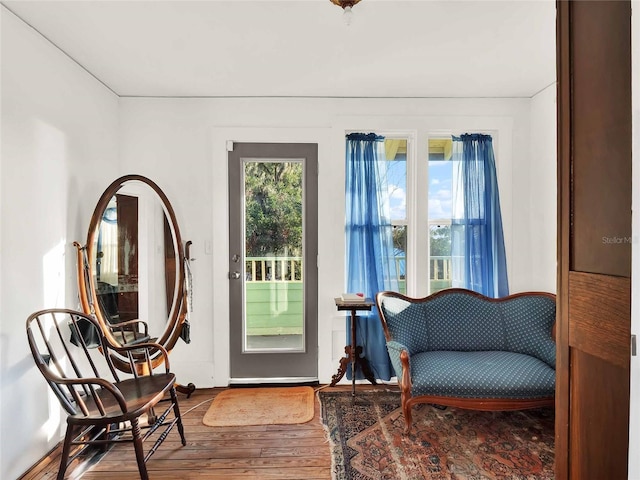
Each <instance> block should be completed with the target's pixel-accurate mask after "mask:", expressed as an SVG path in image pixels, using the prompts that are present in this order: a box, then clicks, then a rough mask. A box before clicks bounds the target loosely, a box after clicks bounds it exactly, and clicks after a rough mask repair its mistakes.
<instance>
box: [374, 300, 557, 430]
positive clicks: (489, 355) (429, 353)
mask: <svg viewBox="0 0 640 480" xmlns="http://www.w3.org/2000/svg"><path fill="white" fill-rule="evenodd" d="M376 304H377V307H378V311H379V312H380V319H381V321H382V326H383V328H384V332H385V336H386V340H387V350H388V351H389V357H390V358H391V363H392V364H393V368H394V370H395V371H396V375H397V378H398V384H399V386H400V391H401V395H402V410H403V413H404V417H405V421H406V431H407V433H408V432H409V431H410V429H411V407H412V406H413V405H415V404H417V403H425V402H426V403H433V404H438V405H447V406H454V407H462V408H469V409H476V410H521V409H527V408H536V407H541V406H550V405H553V404H554V393H555V362H556V344H555V341H554V326H555V317H556V300H555V295H553V294H551V293H543V292H524V293H518V294H515V295H511V296H508V297H504V298H500V299H493V298H488V297H485V296H484V295H480V294H479V293H476V292H472V291H470V290H465V289H461V288H451V289H447V290H442V291H440V292H437V293H435V294H433V295H430V296H428V297H426V298H410V297H407V296H404V295H402V294H399V293H396V292H380V293H378V295H377V296H376Z"/></svg>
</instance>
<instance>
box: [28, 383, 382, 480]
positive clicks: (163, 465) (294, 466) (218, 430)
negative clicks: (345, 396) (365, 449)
mask: <svg viewBox="0 0 640 480" xmlns="http://www.w3.org/2000/svg"><path fill="white" fill-rule="evenodd" d="M371 388H372V386H371V385H367V389H371ZM373 388H375V387H373ZM387 388H388V385H387ZM334 389H345V390H346V389H350V386H337V387H335V388H334ZM223 390H225V389H222V388H213V389H201V390H196V391H195V392H194V393H193V395H191V398H186V396H185V395H181V394H179V395H178V398H179V401H180V410H181V412H182V417H183V423H184V427H185V435H186V438H187V445H186V446H185V447H183V446H182V445H181V444H180V437H179V435H178V432H177V428H174V429H173V430H172V432H171V433H170V434H169V436H168V437H167V439H166V440H165V442H164V443H163V444H162V445H161V446H160V448H159V449H158V451H156V453H155V454H154V455H153V456H152V457H151V458H150V459H149V461H148V463H147V469H148V471H149V475H150V477H151V479H153V480H169V479H171V480H174V479H177V478H179V479H181V480H190V479H194V480H207V479H216V478H221V479H225V480H233V479H243V480H246V479H247V478H252V479H274V478H280V479H296V480H300V479H305V480H316V479H320V480H329V479H330V478H331V455H330V447H329V443H328V440H327V436H326V434H325V431H324V427H323V426H322V423H321V420H320V408H319V403H318V401H317V399H316V406H315V416H314V418H313V420H311V421H310V422H308V423H305V424H300V425H269V426H246V427H233V428H231V427H208V426H206V425H204V424H203V423H202V418H203V416H204V414H205V412H206V411H207V409H208V408H209V406H210V404H211V401H212V400H213V398H214V397H215V395H217V394H218V393H220V392H222V391H223ZM151 445H153V442H152V441H151V439H150V440H148V441H147V442H145V449H148V448H149V447H150V446H151ZM59 455H60V452H59V449H58V450H55V451H53V452H51V453H50V454H49V455H47V456H46V457H45V458H43V459H42V461H41V462H40V463H38V464H37V465H35V466H34V467H33V468H32V469H31V471H29V472H28V473H27V474H26V475H25V476H23V477H22V479H21V480H36V479H37V480H49V479H54V478H55V477H56V474H57V471H58V464H59V461H60V456H59ZM76 467H77V466H76V465H71V466H70V470H68V472H67V473H68V474H67V477H68V478H73V477H74V470H73V469H74V468H76ZM76 472H77V470H76ZM80 478H81V479H82V480H99V479H115V478H117V479H119V480H128V479H132V480H133V479H138V478H139V476H138V468H137V464H136V461H135V457H134V454H133V447H132V445H130V444H121V445H117V446H115V447H114V448H113V449H111V450H110V451H109V452H108V453H107V454H106V455H105V456H104V457H103V458H102V459H101V460H100V461H99V462H97V463H95V464H94V465H92V466H90V467H89V468H88V470H87V471H86V472H85V473H83V474H82V476H81V477H80Z"/></svg>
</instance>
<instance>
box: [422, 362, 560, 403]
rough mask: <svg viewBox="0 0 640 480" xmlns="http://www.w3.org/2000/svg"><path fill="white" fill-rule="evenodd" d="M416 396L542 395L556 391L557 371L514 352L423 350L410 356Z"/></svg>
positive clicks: (500, 396)
mask: <svg viewBox="0 0 640 480" xmlns="http://www.w3.org/2000/svg"><path fill="white" fill-rule="evenodd" d="M411 372H412V377H413V390H412V394H413V395H414V396H418V395H437V396H443V397H462V398H540V397H549V396H552V395H553V394H554V391H555V378H556V375H555V370H553V369H552V368H551V367H549V365H547V364H546V363H544V362H543V361H541V360H538V359H537V358H534V357H531V356H529V355H523V354H521V353H512V352H448V351H442V352H423V353H418V354H416V355H413V356H412V357H411Z"/></svg>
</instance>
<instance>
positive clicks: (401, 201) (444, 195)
mask: <svg viewBox="0 0 640 480" xmlns="http://www.w3.org/2000/svg"><path fill="white" fill-rule="evenodd" d="M452 183H453V162H451V161H442V160H432V161H430V162H429V194H428V196H429V219H430V220H436V219H450V218H451V212H452V208H451V206H452V196H451V195H452V194H451V192H452ZM387 184H388V187H389V207H390V210H391V219H392V220H404V219H405V218H406V216H407V161H406V155H404V154H398V155H396V158H395V160H392V161H390V162H389V164H388V170H387Z"/></svg>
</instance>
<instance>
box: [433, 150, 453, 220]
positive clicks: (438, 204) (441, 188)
mask: <svg viewBox="0 0 640 480" xmlns="http://www.w3.org/2000/svg"><path fill="white" fill-rule="evenodd" d="M452 147H453V144H452V141H451V138H442V139H440V138H431V139H429V221H434V220H443V219H447V220H449V219H451V211H452V210H451V205H452V196H451V195H452V179H453V167H452V165H453V162H451V152H452Z"/></svg>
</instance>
